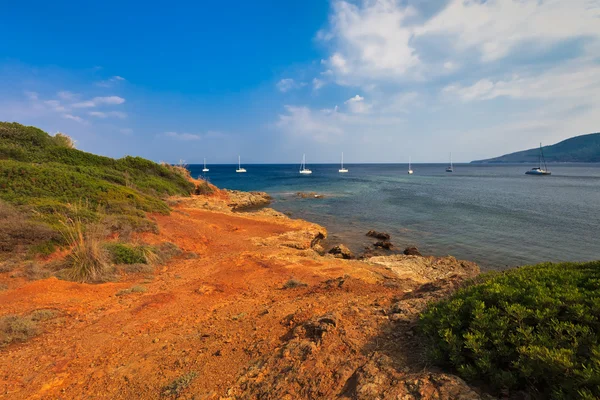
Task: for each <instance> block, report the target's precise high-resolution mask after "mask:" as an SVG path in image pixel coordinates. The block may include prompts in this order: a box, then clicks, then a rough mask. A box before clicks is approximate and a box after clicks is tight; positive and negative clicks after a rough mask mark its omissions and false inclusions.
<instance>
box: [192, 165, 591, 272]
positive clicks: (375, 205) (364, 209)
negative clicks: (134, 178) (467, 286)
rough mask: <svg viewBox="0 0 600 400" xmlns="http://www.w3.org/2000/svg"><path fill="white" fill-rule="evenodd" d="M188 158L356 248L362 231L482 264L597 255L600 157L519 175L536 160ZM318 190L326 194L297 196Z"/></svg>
mask: <svg viewBox="0 0 600 400" xmlns="http://www.w3.org/2000/svg"><path fill="white" fill-rule="evenodd" d="M208 167H209V169H210V171H209V172H207V173H205V174H204V173H202V165H189V166H188V168H189V170H190V171H191V173H192V176H194V177H203V178H206V179H207V180H208V181H209V182H211V183H213V184H215V185H217V186H218V187H220V188H227V189H237V190H244V191H264V192H267V193H269V194H270V195H271V196H272V197H273V199H274V201H273V204H272V207H273V208H274V209H276V210H278V211H281V212H283V213H286V214H288V215H289V216H290V217H291V218H301V219H305V220H308V221H311V222H315V223H318V224H320V225H322V226H324V227H325V228H327V231H328V234H329V236H328V239H327V244H328V245H335V244H339V243H343V244H345V245H347V246H348V247H349V248H350V249H351V250H352V251H354V252H355V253H359V254H360V253H361V252H362V251H364V249H365V247H369V246H372V244H373V240H372V239H371V238H369V237H366V236H365V233H366V232H367V231H368V230H371V229H373V230H377V231H383V232H387V233H389V234H390V235H391V236H392V239H391V241H392V242H393V244H394V245H395V246H396V247H397V248H399V249H404V247H406V246H409V245H414V246H417V247H418V248H419V250H420V251H421V252H422V253H423V254H425V255H435V256H445V255H452V256H455V257H456V258H459V259H465V260H470V261H474V262H476V263H478V264H479V265H480V267H481V268H482V270H501V269H505V268H508V267H513V266H519V265H527V264H534V263H539V262H545V261H551V262H558V261H589V260H597V259H600V164H557V165H551V167H550V169H551V171H552V175H551V176H531V175H525V171H527V170H528V169H530V168H532V167H533V165H527V164H518V165H504V164H502V165H495V164H455V165H454V172H453V173H448V172H445V168H446V165H445V164H413V166H412V168H413V170H414V174H413V175H408V174H407V170H408V166H407V165H406V164H348V165H345V167H346V168H348V170H349V172H348V173H345V174H341V173H339V172H338V169H339V165H334V164H314V165H309V166H308V167H309V168H310V169H311V170H312V171H313V173H312V174H311V175H301V174H299V173H298V171H299V165H297V164H293V165H292V164H290V165H273V164H269V165H256V164H255V165H252V164H250V165H245V166H244V167H245V168H246V169H247V171H248V172H246V173H236V172H235V170H236V168H237V165H209V166H208ZM299 192H303V193H310V192H315V193H317V194H320V195H323V198H314V197H309V198H301V197H299V196H298V195H297V194H298V193H299Z"/></svg>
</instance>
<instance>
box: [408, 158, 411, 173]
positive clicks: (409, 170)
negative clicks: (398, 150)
mask: <svg viewBox="0 0 600 400" xmlns="http://www.w3.org/2000/svg"><path fill="white" fill-rule="evenodd" d="M410 169H411V168H410V156H409V157H408V170H409V171H410Z"/></svg>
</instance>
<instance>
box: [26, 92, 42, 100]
mask: <svg viewBox="0 0 600 400" xmlns="http://www.w3.org/2000/svg"><path fill="white" fill-rule="evenodd" d="M25 96H27V98H28V99H29V100H37V99H38V98H39V94H38V93H37V92H29V91H25Z"/></svg>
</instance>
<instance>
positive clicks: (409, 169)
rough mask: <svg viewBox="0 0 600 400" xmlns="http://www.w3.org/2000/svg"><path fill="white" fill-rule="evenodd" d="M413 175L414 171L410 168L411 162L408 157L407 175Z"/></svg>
mask: <svg viewBox="0 0 600 400" xmlns="http://www.w3.org/2000/svg"><path fill="white" fill-rule="evenodd" d="M413 173H414V171H413V170H412V166H411V162H410V157H408V174H409V175H412V174H413Z"/></svg>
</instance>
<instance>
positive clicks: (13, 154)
mask: <svg viewBox="0 0 600 400" xmlns="http://www.w3.org/2000/svg"><path fill="white" fill-rule="evenodd" d="M194 190H195V187H194V185H193V184H192V183H190V181H189V180H188V175H187V171H186V170H185V169H183V168H178V167H172V166H169V165H159V164H156V163H154V162H152V161H149V160H145V159H143V158H140V157H129V156H128V157H124V158H121V159H118V160H115V159H112V158H108V157H102V156H97V155H94V154H90V153H86V152H83V151H80V150H77V149H75V148H74V143H73V141H72V140H71V138H69V137H68V136H66V135H63V134H57V135H55V136H50V135H48V134H47V133H46V132H44V131H42V130H40V129H37V128H34V127H28V126H23V125H20V124H17V123H5V122H0V263H2V262H3V261H7V260H8V261H7V262H11V263H14V262H17V261H18V260H19V259H22V258H23V257H30V256H32V255H35V254H44V255H48V254H50V253H52V252H53V251H54V250H55V248H56V246H63V247H65V246H66V247H68V248H70V249H71V253H70V254H69V255H68V256H67V257H66V258H65V260H64V262H65V263H66V264H65V265H61V266H57V267H56V268H57V269H58V270H60V271H62V272H61V273H60V275H61V276H64V277H67V278H68V279H73V280H77V281H102V280H105V279H108V278H109V275H111V274H112V273H113V272H112V271H114V268H113V266H112V264H113V263H115V264H135V263H145V264H152V263H153V262H154V261H155V258H156V256H155V255H154V253H153V251H151V249H150V248H149V247H148V246H143V245H140V246H137V247H136V246H129V245H127V244H124V243H123V244H118V245H112V246H107V245H105V241H106V238H107V237H108V236H110V235H111V234H115V233H117V234H118V236H119V237H120V238H121V239H122V240H124V241H127V239H128V237H129V235H130V234H131V233H132V232H135V231H149V230H150V231H151V230H155V229H156V227H155V224H154V223H153V222H152V221H151V220H150V219H149V218H148V217H147V216H146V213H147V212H159V213H168V212H169V207H168V205H167V203H166V202H165V200H166V198H167V197H168V196H172V195H189V194H190V193H192V192H193V191H194ZM107 277H108V278H107Z"/></svg>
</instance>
